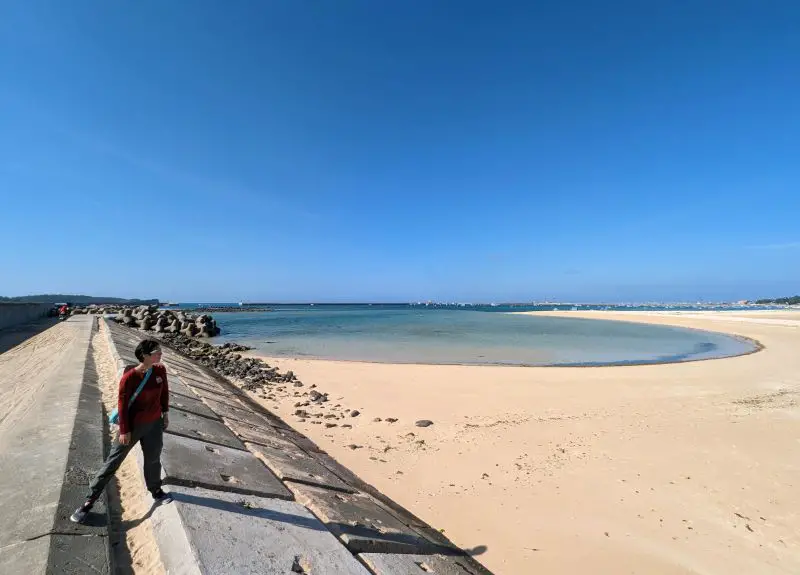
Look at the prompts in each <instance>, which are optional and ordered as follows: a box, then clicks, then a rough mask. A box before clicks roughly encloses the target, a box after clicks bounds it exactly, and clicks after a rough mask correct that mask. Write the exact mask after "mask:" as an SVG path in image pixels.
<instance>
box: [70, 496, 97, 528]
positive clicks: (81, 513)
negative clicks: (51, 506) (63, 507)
mask: <svg viewBox="0 0 800 575" xmlns="http://www.w3.org/2000/svg"><path fill="white" fill-rule="evenodd" d="M91 509H92V503H89V502H88V501H87V502H86V503H84V504H83V505H81V506H80V507H78V508H77V509H76V510H75V511H74V512H73V514H72V515H70V516H69V520H70V521H72V522H73V523H83V522H84V521H86V517H87V516H88V515H89V511H91Z"/></svg>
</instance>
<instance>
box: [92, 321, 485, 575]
mask: <svg viewBox="0 0 800 575" xmlns="http://www.w3.org/2000/svg"><path fill="white" fill-rule="evenodd" d="M101 321H105V320H101ZM106 325H107V326H108V330H106V334H107V335H108V338H109V344H110V350H111V354H112V357H113V358H114V360H115V362H116V367H117V369H118V370H121V369H123V368H124V366H125V365H129V364H134V363H136V360H135V358H134V357H133V350H134V347H135V346H136V344H137V343H138V342H139V341H140V340H141V339H142V338H143V334H142V332H140V331H137V330H132V329H129V328H125V327H122V326H119V325H117V324H114V323H112V322H108V323H107V324H106ZM163 362H164V364H165V365H166V367H167V372H168V374H169V392H170V425H169V428H168V429H167V431H166V433H165V435H164V451H163V453H162V458H161V462H162V466H163V468H162V477H163V480H164V489H165V491H169V492H170V493H171V494H172V497H173V498H174V501H173V502H171V503H168V504H166V505H160V506H157V507H156V508H155V509H154V511H153V513H152V516H151V521H152V525H153V531H154V535H155V539H156V543H157V545H158V548H159V553H160V556H161V561H162V563H163V564H164V566H165V567H166V569H167V572H168V573H170V574H171V575H177V574H186V575H201V574H202V575H212V574H213V575H218V574H219V575H228V574H230V575H249V574H252V575H255V574H257V573H258V574H275V575H278V574H281V575H282V574H286V573H300V574H306V575H418V574H419V575H423V574H424V573H437V574H439V575H491V574H490V573H489V571H488V570H486V569H485V568H484V567H483V566H482V565H481V564H480V563H478V562H477V561H475V560H474V559H473V558H472V557H469V556H468V555H466V554H465V553H464V552H463V551H462V550H461V549H459V548H457V547H455V546H453V544H452V543H451V542H450V541H448V540H447V539H446V538H445V537H444V536H443V535H442V534H441V533H439V532H438V531H436V530H434V529H433V528H431V527H430V526H429V525H427V524H425V523H424V522H422V521H420V520H419V519H418V518H417V517H415V516H414V515H413V514H411V513H409V512H408V511H406V510H405V509H403V508H402V507H400V506H398V505H397V504H396V503H394V502H392V501H390V500H388V499H387V498H385V497H383V496H382V495H381V494H379V493H377V492H376V491H375V490H374V489H373V488H371V487H370V486H368V485H366V484H365V483H364V482H363V481H361V480H360V479H358V478H357V477H356V476H355V475H353V474H352V473H350V472H349V471H348V470H347V469H345V468H344V467H342V466H341V465H340V464H339V463H337V462H336V461H334V460H333V459H332V458H331V457H330V456H329V455H327V454H326V453H325V452H324V451H322V450H321V449H320V448H319V447H318V446H317V445H315V444H314V443H313V442H311V441H310V440H309V439H308V438H306V437H305V436H303V435H301V434H300V433H298V432H297V431H295V430H294V429H292V428H291V427H290V426H289V425H287V424H286V423H285V422H284V421H282V420H281V419H280V418H278V417H276V416H275V415H274V414H272V413H271V412H268V411H266V410H264V409H262V408H261V407H260V406H258V405H257V404H255V403H253V402H252V401H250V400H249V398H248V397H247V396H246V394H244V393H243V392H242V391H241V390H240V389H238V388H237V387H236V386H234V385H233V384H231V383H230V382H228V381H227V380H225V379H223V378H222V377H220V376H219V375H218V374H216V373H215V372H212V371H211V370H208V369H207V368H205V367H203V366H202V365H200V364H198V363H196V362H194V361H192V360H190V359H188V358H186V357H184V356H182V355H180V354H178V353H176V352H175V351H173V350H172V349H170V348H168V347H167V346H164V357H163ZM134 454H135V456H136V457H137V459H138V461H139V466H140V467H141V465H142V463H143V462H142V458H141V450H140V449H139V448H138V447H137V448H134Z"/></svg>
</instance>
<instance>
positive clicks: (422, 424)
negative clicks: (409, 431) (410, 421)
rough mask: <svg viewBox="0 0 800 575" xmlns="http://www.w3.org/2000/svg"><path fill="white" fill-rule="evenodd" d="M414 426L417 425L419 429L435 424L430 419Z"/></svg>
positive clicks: (420, 421)
mask: <svg viewBox="0 0 800 575" xmlns="http://www.w3.org/2000/svg"><path fill="white" fill-rule="evenodd" d="M414 425H416V426H417V427H428V426H430V425H433V422H432V421H431V420H430V419H420V420H419V421H418V422H416V423H415V424H414Z"/></svg>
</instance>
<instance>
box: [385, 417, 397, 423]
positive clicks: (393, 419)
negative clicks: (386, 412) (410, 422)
mask: <svg viewBox="0 0 800 575" xmlns="http://www.w3.org/2000/svg"><path fill="white" fill-rule="evenodd" d="M395 421H397V418H396V417H387V418H386V422H387V423H394V422H395Z"/></svg>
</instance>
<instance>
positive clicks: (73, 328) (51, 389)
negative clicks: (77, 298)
mask: <svg viewBox="0 0 800 575" xmlns="http://www.w3.org/2000/svg"><path fill="white" fill-rule="evenodd" d="M93 329H95V318H93V317H89V316H76V317H73V318H71V319H70V320H68V321H66V322H63V323H60V324H58V325H55V326H53V327H51V328H50V329H47V330H46V331H44V332H42V333H40V334H39V335H36V336H34V337H32V338H30V339H28V340H27V341H25V342H23V343H22V344H21V345H18V346H17V347H14V348H13V349H11V350H9V351H7V352H5V353H3V354H0V509H2V510H3V513H2V516H3V525H2V527H0V573H9V574H11V573H24V574H26V575H28V574H38V573H109V571H110V567H109V555H108V545H107V525H106V524H105V521H103V520H102V519H101V520H100V521H99V522H98V523H97V524H95V525H75V524H73V523H71V522H70V521H69V514H70V513H71V512H72V511H73V510H74V509H75V508H76V507H77V506H78V505H80V503H81V502H82V501H83V498H84V495H85V490H86V484H87V483H88V477H89V474H91V473H92V472H93V471H94V470H95V469H97V468H98V467H99V465H100V464H101V463H102V460H103V426H102V413H101V406H100V392H99V389H98V387H97V374H96V373H95V372H94V369H93V364H92V361H91V356H90V344H91V335H92V332H93ZM98 504H99V506H98V507H96V508H95V509H96V510H97V511H98V512H99V513H98V514H96V516H97V517H100V518H105V516H106V513H105V499H103V500H101V501H99V502H98Z"/></svg>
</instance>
